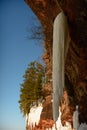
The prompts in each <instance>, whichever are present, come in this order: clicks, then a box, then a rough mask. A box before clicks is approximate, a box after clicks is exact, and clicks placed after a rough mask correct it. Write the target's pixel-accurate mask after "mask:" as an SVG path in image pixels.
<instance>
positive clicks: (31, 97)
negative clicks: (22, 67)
mask: <svg viewBox="0 0 87 130" xmlns="http://www.w3.org/2000/svg"><path fill="white" fill-rule="evenodd" d="M44 70H45V67H44V66H43V65H41V64H40V63H38V62H36V61H34V62H31V63H30V64H29V67H28V68H27V70H26V71H25V74H24V76H23V78H24V80H23V83H22V84H21V88H20V100H19V104H20V110H21V112H23V114H24V115H25V114H28V113H29V110H30V105H31V104H32V103H33V102H37V100H38V99H39V98H41V97H42V96H43V92H42V84H43V82H44V75H45V72H44Z"/></svg>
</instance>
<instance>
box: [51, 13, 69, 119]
mask: <svg viewBox="0 0 87 130" xmlns="http://www.w3.org/2000/svg"><path fill="white" fill-rule="evenodd" d="M68 46H69V33H68V25H67V19H66V16H65V15H64V13H63V12H60V13H59V14H58V15H57V17H56V18H55V20H54V26H53V119H54V121H56V120H57V118H58V115H59V112H58V111H59V104H60V98H61V96H62V94H63V88H64V60H65V57H66V54H67V50H68Z"/></svg>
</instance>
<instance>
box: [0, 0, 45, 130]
mask: <svg viewBox="0 0 87 130" xmlns="http://www.w3.org/2000/svg"><path fill="white" fill-rule="evenodd" d="M35 19H36V17H35V15H34V14H33V12H32V11H31V10H30V8H29V7H28V6H27V4H26V3H25V2H24V0H0V130H25V119H24V117H23V115H22V113H20V109H19V104H18V100H19V95H20V84H21V83H22V81H23V78H22V76H23V74H24V72H25V70H26V69H27V66H28V64H29V63H30V62H31V61H34V60H37V59H38V57H41V55H42V50H41V47H39V46H38V45H36V44H35V41H33V40H29V39H28V38H27V36H28V35H29V34H30V31H27V30H30V28H31V26H33V24H34V23H35Z"/></svg>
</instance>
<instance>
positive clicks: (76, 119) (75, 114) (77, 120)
mask: <svg viewBox="0 0 87 130" xmlns="http://www.w3.org/2000/svg"><path fill="white" fill-rule="evenodd" d="M73 128H74V129H75V130H78V128H79V119H78V106H76V111H75V112H74V114H73Z"/></svg>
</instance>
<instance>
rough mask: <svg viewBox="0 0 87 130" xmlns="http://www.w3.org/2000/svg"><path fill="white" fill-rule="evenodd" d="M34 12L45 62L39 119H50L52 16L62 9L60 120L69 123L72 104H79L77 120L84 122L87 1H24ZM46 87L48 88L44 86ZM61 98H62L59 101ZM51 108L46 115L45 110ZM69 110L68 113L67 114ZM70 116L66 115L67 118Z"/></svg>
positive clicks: (86, 70) (86, 69) (85, 106)
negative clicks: (65, 32) (64, 44)
mask: <svg viewBox="0 0 87 130" xmlns="http://www.w3.org/2000/svg"><path fill="white" fill-rule="evenodd" d="M25 1H26V3H27V4H28V5H29V6H30V8H31V9H32V10H33V11H34V13H35V14H36V15H37V17H38V18H39V20H40V21H41V24H42V26H43V28H44V48H45V52H44V54H43V59H44V61H45V63H46V66H47V70H46V75H47V76H49V79H50V80H49V83H46V84H45V86H44V89H45V92H46V93H47V95H46V103H45V104H44V111H43V114H42V118H44V119H47V118H49V119H52V107H50V106H51V99H52V44H53V39H52V37H53V36H52V35H53V21H54V18H55V17H56V15H57V14H58V13H59V12H60V11H61V9H62V10H63V11H64V13H65V15H66V16H67V20H68V26H69V33H70V39H71V41H70V46H69V50H68V54H67V57H66V62H65V91H66V92H67V101H69V104H68V106H67V105H64V102H67V101H66V96H65V95H66V94H65V91H64V95H63V99H62V101H61V109H62V123H63V124H64V123H65V120H69V119H70V122H71V123H72V113H73V110H74V108H75V105H76V104H78V105H79V121H80V123H81V122H86V123H87V114H85V113H86V108H87V103H86V102H87V1H86V0H58V1H57V0H32V1H31V0H25ZM49 86H50V91H49V92H48V88H49ZM63 100H64V101H63ZM50 108H51V111H50V114H49V116H48V117H47V113H48V109H50ZM70 113H71V114H70ZM69 115H70V117H71V118H70V117H68V116H69Z"/></svg>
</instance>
